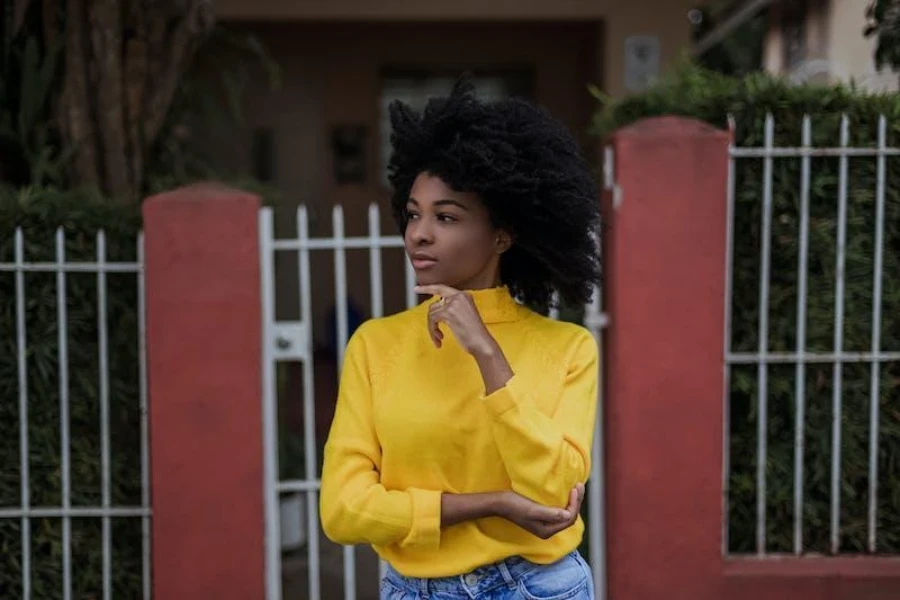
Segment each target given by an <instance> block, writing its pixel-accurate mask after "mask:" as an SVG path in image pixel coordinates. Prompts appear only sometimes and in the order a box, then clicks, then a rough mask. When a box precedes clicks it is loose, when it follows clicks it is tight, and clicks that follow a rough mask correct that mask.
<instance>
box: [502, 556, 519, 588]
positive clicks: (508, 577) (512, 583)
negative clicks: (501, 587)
mask: <svg viewBox="0 0 900 600" xmlns="http://www.w3.org/2000/svg"><path fill="white" fill-rule="evenodd" d="M497 568H499V569H500V574H501V575H503V581H505V582H506V587H508V588H509V589H511V590H514V589H516V587H518V586H517V585H516V580H515V579H514V578H513V576H512V573H510V572H509V567H507V566H506V561H505V560H501V561H500V562H499V563H497Z"/></svg>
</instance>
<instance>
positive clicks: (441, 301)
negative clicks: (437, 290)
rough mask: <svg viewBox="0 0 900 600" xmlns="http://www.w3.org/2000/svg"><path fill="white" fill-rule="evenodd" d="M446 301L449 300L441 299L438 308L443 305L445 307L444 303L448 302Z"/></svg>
mask: <svg viewBox="0 0 900 600" xmlns="http://www.w3.org/2000/svg"><path fill="white" fill-rule="evenodd" d="M446 300H447V299H446V298H441V299H440V300H438V301H437V305H438V306H443V305H444V302H446Z"/></svg>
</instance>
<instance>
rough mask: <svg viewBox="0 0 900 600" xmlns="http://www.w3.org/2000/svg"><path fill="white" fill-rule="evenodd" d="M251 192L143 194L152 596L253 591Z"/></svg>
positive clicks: (248, 598) (254, 276)
mask: <svg viewBox="0 0 900 600" xmlns="http://www.w3.org/2000/svg"><path fill="white" fill-rule="evenodd" d="M258 207H259V201H258V199H257V198H256V197H254V196H251V195H248V194H244V193H240V192H235V191H231V190H227V189H223V188H220V187H214V186H209V185H204V186H197V187H191V188H186V189H179V190H175V191H172V192H169V193H166V194H163V195H160V196H156V197H153V198H149V199H148V200H147V201H146V202H145V203H144V209H143V210H144V227H145V261H146V262H145V265H146V290H147V350H148V376H149V382H148V383H149V392H150V423H151V432H150V435H151V444H150V453H151V459H150V464H151V478H152V486H151V489H152V493H153V498H152V502H153V504H152V505H153V519H152V522H153V534H152V535H153V537H152V542H153V597H154V598H156V599H157V600H187V599H189V598H196V599H198V600H199V599H201V598H203V599H205V598H209V599H215V600H227V599H234V600H253V599H262V598H263V597H264V580H263V557H264V546H263V497H262V492H263V473H262V464H263V461H262V432H261V427H262V417H261V410H262V408H261V407H262V403H261V400H260V393H261V389H262V382H261V369H260V361H261V354H260V352H261V347H260V337H261V318H262V317H261V312H260V311H261V307H260V282H259V248H258V240H257V237H258V234H257V211H258Z"/></svg>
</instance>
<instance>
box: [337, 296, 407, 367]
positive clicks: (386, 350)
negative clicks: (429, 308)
mask: <svg viewBox="0 0 900 600" xmlns="http://www.w3.org/2000/svg"><path fill="white" fill-rule="evenodd" d="M424 318H425V315H424V313H423V307H422V305H418V306H414V307H413V308H410V309H407V310H405V311H403V312H399V313H396V314H393V315H390V316H386V317H376V318H372V319H368V320H366V321H364V322H363V323H362V324H361V325H360V326H359V327H357V328H356V331H354V332H353V335H352V336H350V340H349V341H348V342H347V354H348V355H350V354H354V355H358V354H363V355H366V356H367V358H369V360H370V361H371V360H372V359H373V358H376V357H385V356H387V355H390V354H392V353H394V352H396V351H398V350H399V349H401V348H403V347H404V345H405V344H406V343H408V342H409V341H410V338H411V336H414V335H416V333H421V331H424V329H425V326H424V324H423V322H424V321H423V319H424Z"/></svg>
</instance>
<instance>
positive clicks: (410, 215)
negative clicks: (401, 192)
mask: <svg viewBox="0 0 900 600" xmlns="http://www.w3.org/2000/svg"><path fill="white" fill-rule="evenodd" d="M418 218H419V214H418V213H417V212H415V211H413V210H409V209H407V210H406V220H407V221H412V220H413V219H418Z"/></svg>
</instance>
